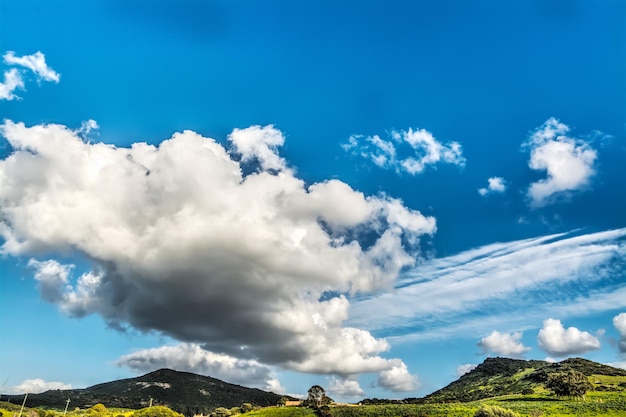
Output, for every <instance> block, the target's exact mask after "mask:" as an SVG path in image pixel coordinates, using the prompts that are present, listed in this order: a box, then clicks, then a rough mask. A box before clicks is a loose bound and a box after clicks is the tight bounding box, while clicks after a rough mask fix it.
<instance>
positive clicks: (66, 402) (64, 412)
mask: <svg viewBox="0 0 626 417" xmlns="http://www.w3.org/2000/svg"><path fill="white" fill-rule="evenodd" d="M69 405H70V399H69V398H68V399H67V401H65V411H63V415H64V416H65V414H66V413H67V407H68V406H69Z"/></svg>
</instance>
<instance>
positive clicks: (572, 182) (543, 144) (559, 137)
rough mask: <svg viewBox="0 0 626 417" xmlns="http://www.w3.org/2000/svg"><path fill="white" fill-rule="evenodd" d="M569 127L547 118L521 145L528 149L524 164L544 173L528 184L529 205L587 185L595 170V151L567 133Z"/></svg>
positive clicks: (552, 200) (557, 197)
mask: <svg viewBox="0 0 626 417" xmlns="http://www.w3.org/2000/svg"><path fill="white" fill-rule="evenodd" d="M569 130H570V128H569V126H567V125H565V124H563V123H561V122H559V121H558V120H557V119H555V118H550V119H548V120H547V121H546V122H545V123H544V124H543V125H541V126H540V127H539V128H538V129H537V130H535V132H533V134H532V135H531V136H530V138H529V139H528V141H527V142H526V144H525V145H524V146H525V147H526V148H528V149H530V161H529V162H528V166H529V167H530V168H531V169H533V170H539V171H546V174H547V178H545V179H542V180H539V181H537V182H534V183H532V184H531V185H530V187H529V188H528V193H527V196H528V198H529V200H530V204H531V206H532V207H543V206H545V205H548V204H550V203H553V202H555V201H557V200H558V199H560V198H563V197H567V196H569V195H570V194H571V193H572V192H575V191H579V190H582V189H584V188H586V187H588V186H589V184H590V181H591V178H592V177H593V175H594V174H595V168H594V163H595V160H596V158H597V153H596V151H595V150H594V149H593V148H591V146H590V145H589V144H588V143H586V142H585V141H582V140H580V139H575V138H572V137H569V136H567V133H568V132H569Z"/></svg>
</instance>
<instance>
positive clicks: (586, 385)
mask: <svg viewBox="0 0 626 417" xmlns="http://www.w3.org/2000/svg"><path fill="white" fill-rule="evenodd" d="M545 385H546V388H547V389H549V390H550V391H552V392H554V393H555V394H556V396H557V397H579V398H583V399H584V398H585V394H586V393H587V391H589V390H590V389H591V388H593V386H592V385H591V383H590V382H589V379H588V378H587V376H586V375H585V374H583V373H582V372H578V371H574V370H573V369H569V370H567V371H566V372H554V373H552V374H549V375H548V380H547V381H546V384H545Z"/></svg>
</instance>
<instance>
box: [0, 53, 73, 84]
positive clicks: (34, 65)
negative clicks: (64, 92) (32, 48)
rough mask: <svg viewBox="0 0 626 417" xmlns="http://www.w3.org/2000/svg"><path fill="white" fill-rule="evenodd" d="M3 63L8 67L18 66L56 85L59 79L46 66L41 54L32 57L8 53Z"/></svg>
mask: <svg viewBox="0 0 626 417" xmlns="http://www.w3.org/2000/svg"><path fill="white" fill-rule="evenodd" d="M4 62H5V63H7V64H9V65H19V66H22V67H24V68H28V69H29V70H31V71H32V72H34V73H35V75H37V77H39V78H40V79H42V80H45V81H54V82H55V83H58V82H59V80H60V79H61V75H60V74H59V73H57V72H56V71H54V70H53V69H52V68H50V67H48V65H47V64H46V57H45V56H44V54H42V53H41V52H39V51H37V52H35V53H34V54H32V55H24V56H15V52H13V51H8V52H7V53H5V54H4Z"/></svg>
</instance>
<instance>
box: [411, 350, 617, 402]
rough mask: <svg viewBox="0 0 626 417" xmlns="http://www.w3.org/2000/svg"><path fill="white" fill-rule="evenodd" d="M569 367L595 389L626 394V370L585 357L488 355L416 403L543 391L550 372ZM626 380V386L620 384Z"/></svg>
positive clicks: (476, 398)
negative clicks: (541, 358)
mask: <svg viewBox="0 0 626 417" xmlns="http://www.w3.org/2000/svg"><path fill="white" fill-rule="evenodd" d="M568 369H573V370H575V371H578V372H581V373H583V374H585V375H586V376H587V377H588V378H589V380H590V382H591V383H592V384H594V389H596V390H605V391H619V392H624V393H625V394H626V371H625V370H623V369H617V368H613V367H610V366H606V365H602V364H599V363H596V362H592V361H588V360H586V359H580V358H573V359H567V360H565V361H562V362H559V363H549V362H544V361H525V360H519V359H507V358H487V359H486V360H485V361H484V362H483V363H482V364H480V365H478V366H477V367H476V368H475V369H474V370H472V371H471V372H469V373H467V374H465V375H463V376H462V377H461V378H459V379H458V380H456V381H454V382H452V383H451V384H449V385H448V386H446V387H444V388H442V389H440V390H438V391H435V392H433V393H432V394H430V395H427V396H426V397H424V399H422V400H418V401H416V402H420V401H423V402H428V403H441V402H449V401H463V402H468V401H476V400H481V399H486V398H492V397H497V396H502V395H514V394H518V395H519V394H525V395H530V394H543V393H545V392H546V390H545V387H544V383H545V382H546V380H547V378H548V375H549V374H551V373H554V372H563V371H566V370H568ZM621 383H624V385H620V384H621Z"/></svg>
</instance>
